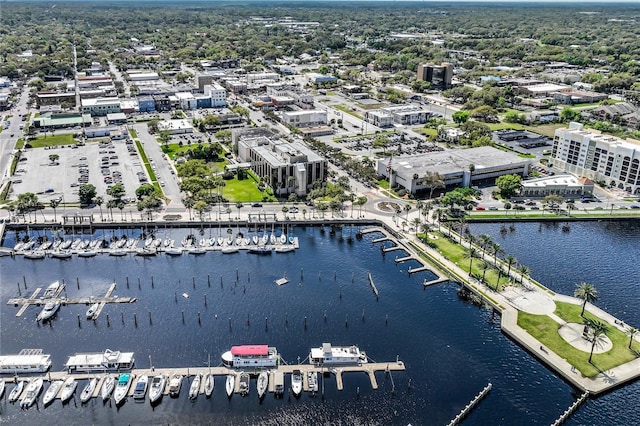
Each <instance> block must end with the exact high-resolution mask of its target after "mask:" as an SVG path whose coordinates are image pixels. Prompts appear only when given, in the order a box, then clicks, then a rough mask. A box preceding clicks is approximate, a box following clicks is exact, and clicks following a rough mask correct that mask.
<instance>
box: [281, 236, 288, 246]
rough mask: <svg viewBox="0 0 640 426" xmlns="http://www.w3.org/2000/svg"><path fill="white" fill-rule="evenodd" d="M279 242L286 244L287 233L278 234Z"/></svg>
mask: <svg viewBox="0 0 640 426" xmlns="http://www.w3.org/2000/svg"><path fill="white" fill-rule="evenodd" d="M280 244H287V235H286V234H282V235H280Z"/></svg>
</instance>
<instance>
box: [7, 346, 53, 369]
mask: <svg viewBox="0 0 640 426" xmlns="http://www.w3.org/2000/svg"><path fill="white" fill-rule="evenodd" d="M50 367H51V355H48V354H43V353H42V349H23V350H21V351H20V353H19V354H18V355H0V374H17V373H44V372H46V371H47V370H48V369H49V368H50Z"/></svg>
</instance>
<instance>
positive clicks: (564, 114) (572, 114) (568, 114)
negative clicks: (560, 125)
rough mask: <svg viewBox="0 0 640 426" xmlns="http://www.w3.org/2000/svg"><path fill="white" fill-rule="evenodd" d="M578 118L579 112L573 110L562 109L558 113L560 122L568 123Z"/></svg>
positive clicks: (569, 108)
mask: <svg viewBox="0 0 640 426" xmlns="http://www.w3.org/2000/svg"><path fill="white" fill-rule="evenodd" d="M579 116H580V111H578V110H575V109H573V108H571V107H564V108H562V111H560V120H562V121H564V122H565V123H566V122H568V121H574V120H575V119H576V118H578V117H579Z"/></svg>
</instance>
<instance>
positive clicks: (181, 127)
mask: <svg viewBox="0 0 640 426" xmlns="http://www.w3.org/2000/svg"><path fill="white" fill-rule="evenodd" d="M158 130H160V131H164V130H166V131H168V132H169V133H171V134H174V135H175V134H179V133H193V126H192V125H191V122H189V120H185V119H180V120H164V121H160V122H159V123H158Z"/></svg>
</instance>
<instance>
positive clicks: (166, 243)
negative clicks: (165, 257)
mask: <svg viewBox="0 0 640 426" xmlns="http://www.w3.org/2000/svg"><path fill="white" fill-rule="evenodd" d="M173 243H175V241H174V240H172V239H171V238H165V239H164V241H163V242H162V245H163V246H165V247H171V246H173Z"/></svg>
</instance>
